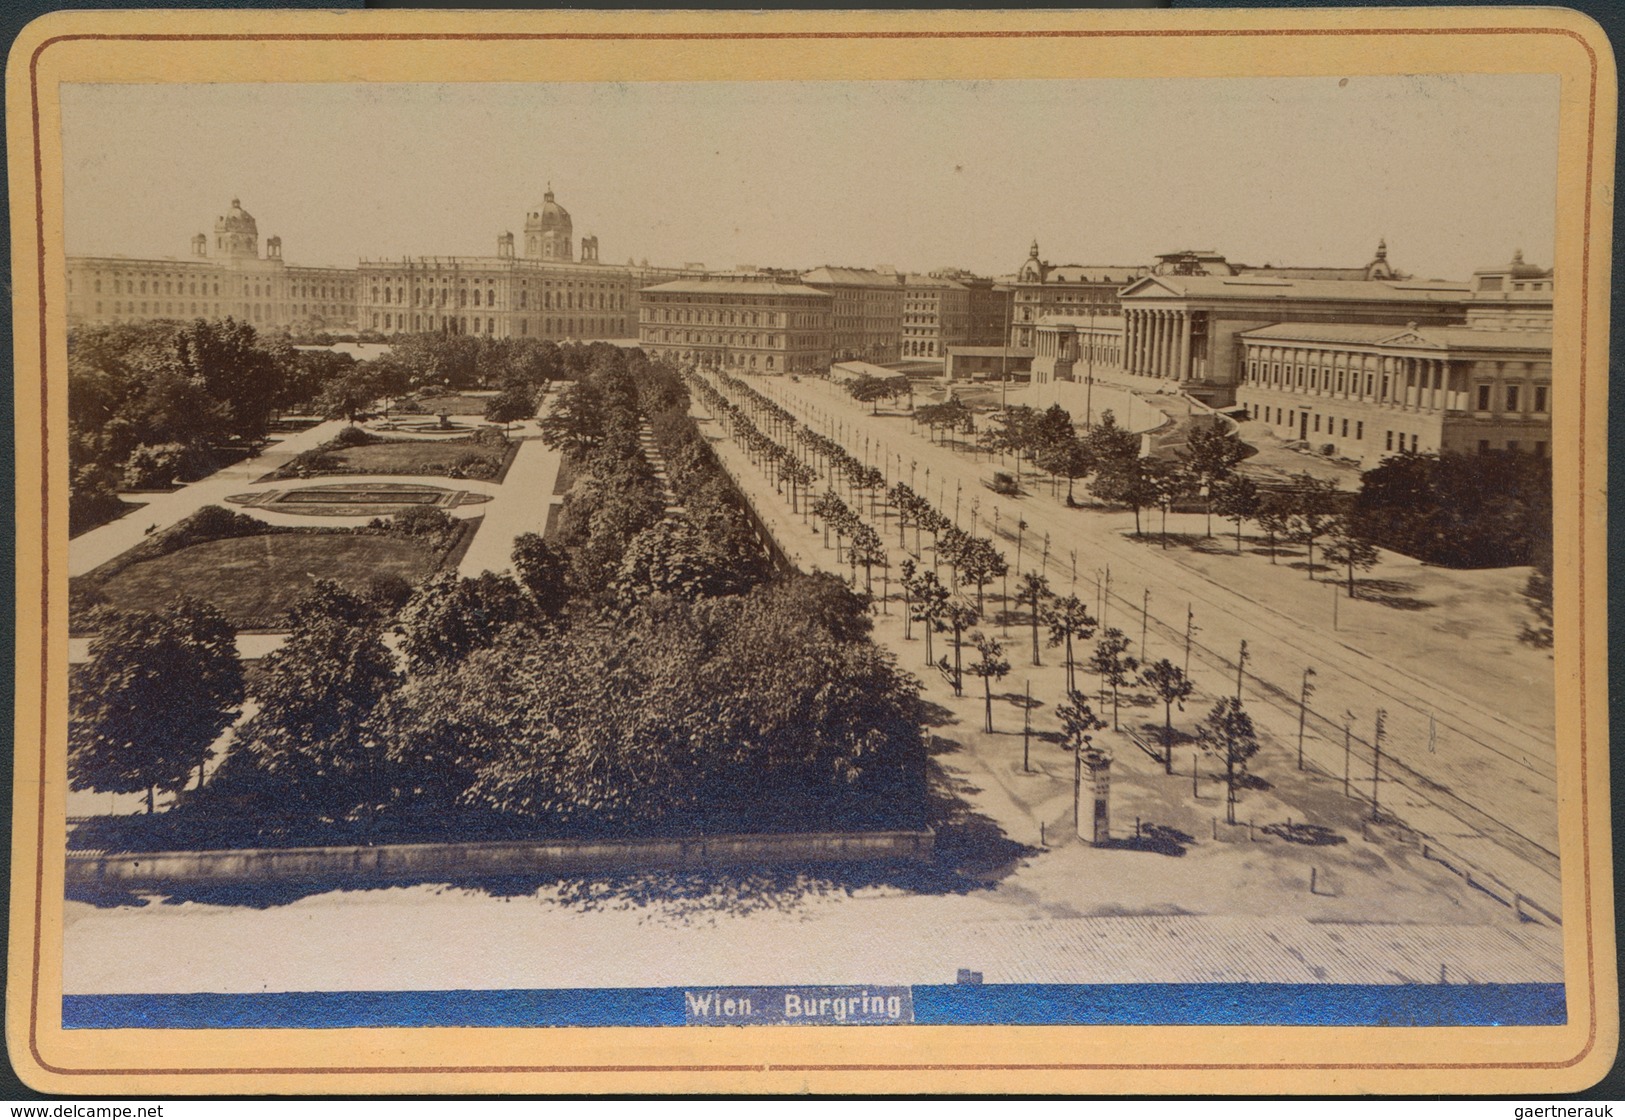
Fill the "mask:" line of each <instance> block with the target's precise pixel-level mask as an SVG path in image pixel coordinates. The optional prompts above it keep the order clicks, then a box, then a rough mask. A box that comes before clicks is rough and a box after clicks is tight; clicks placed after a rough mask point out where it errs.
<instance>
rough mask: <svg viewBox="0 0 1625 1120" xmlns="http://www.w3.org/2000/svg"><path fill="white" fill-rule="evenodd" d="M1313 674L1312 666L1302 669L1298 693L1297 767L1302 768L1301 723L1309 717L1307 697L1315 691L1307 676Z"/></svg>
mask: <svg viewBox="0 0 1625 1120" xmlns="http://www.w3.org/2000/svg"><path fill="white" fill-rule="evenodd" d="M1314 675H1315V671H1314V669H1312V668H1305V669H1304V671H1303V689H1302V691H1300V692H1299V693H1298V769H1299V770H1302V769H1303V725H1304V724H1305V722H1307V721H1308V718H1309V697H1311V696H1313V695H1314V693H1315V686H1314V685H1312V684H1310V683H1309V678H1310V677H1312V676H1314Z"/></svg>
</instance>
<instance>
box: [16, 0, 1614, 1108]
mask: <svg viewBox="0 0 1625 1120" xmlns="http://www.w3.org/2000/svg"><path fill="white" fill-rule="evenodd" d="M1403 2H1408V3H1409V5H1410V6H1412V7H1418V8H1450V7H1462V6H1464V5H1460V4H1452V3H1444V2H1440V0H1386V2H1383V0H1343V2H1342V3H1341V4H1337V5H1330V4H1309V3H1294V2H1291V0H1250V2H1249V0H1197V2H1188V3H1168V2H1163V3H1158V2H1155V0H1150V2H1147V0H1071V2H1069V3H1066V4H1064V5H1053V6H1054V7H1063V6H1064V7H1065V8H1068V9H1074V8H1145V9H1166V10H1174V11H1179V10H1186V11H1188V10H1206V9H1224V8H1281V9H1312V8H1326V7H1347V8H1376V7H1393V6H1396V4H1398V3H1403ZM1616 5H1617V0H1570V3H1569V4H1567V5H1566V6H1567V7H1570V8H1573V9H1575V10H1577V11H1580V12H1583V13H1585V14H1586V15H1588V16H1590V17H1591V18H1593V19H1595V20H1596V21H1597V22H1598V23H1599V24H1601V25H1602V27H1603V30H1604V31H1606V32H1607V33H1608V36H1609V39H1610V40H1611V41H1615V42H1617V41H1619V40H1620V39H1621V37H1622V36H1625V6H1616ZM62 6H67V5H60V4H50V3H45V2H42V0H0V41H3V42H4V43H5V44H6V46H7V48H8V49H9V46H10V44H11V43H12V42H13V41H14V40H15V39H16V37H17V35H18V33H19V32H20V31H21V30H22V28H23V27H24V26H25V25H26V24H27V23H28V22H29V21H30V20H32V19H33V18H35V17H36V16H38V15H41V14H43V13H45V12H47V11H51V10H53V9H55V8H57V7H62ZM83 6H84V7H95V8H97V9H138V8H149V7H155V6H162V7H165V8H175V9H186V8H208V9H240V10H262V9H263V10H270V9H310V10H333V9H348V8H356V9H359V8H381V9H390V8H438V9H450V8H457V9H465V8H466V9H501V10H517V11H524V10H531V9H537V8H549V7H553V6H554V5H545V4H539V3H534V2H531V3H522V2H517V0H508V2H504V0H485V2H484V3H466V2H458V0H430V2H423V0H375V2H369V3H363V4H357V3H341V2H335V0H323V2H317V0H219V2H217V3H197V2H195V0H152V2H148V3H132V2H130V0H95V3H94V4H93V5H92V4H86V5H83ZM569 6H571V7H592V8H602V9H633V10H635V9H643V8H649V7H652V6H653V5H652V4H651V3H649V2H647V0H646V2H642V3H639V2H636V0H618V2H617V0H593V2H580V3H572V4H571V5H569ZM677 6H679V7H682V8H685V9H714V10H735V9H746V8H749V9H752V10H760V9H763V8H766V9H780V8H784V9H789V8H800V9H850V8H855V7H860V6H865V5H864V4H863V0H845V2H835V3H831V2H829V0H802V2H801V3H797V4H786V3H779V2H775V0H756V2H754V3H749V4H745V3H739V2H731V3H730V2H717V0H685V2H684V3H682V4H680V5H677ZM868 6H873V7H884V8H894V9H899V10H908V9H910V8H920V9H933V10H941V9H962V10H975V9H987V8H996V7H1004V5H999V4H995V3H991V2H986V0H984V2H982V3H965V2H963V0H936V2H935V3H929V4H911V5H901V4H893V3H883V2H878V0H870V5H868ZM1044 6H1048V5H1044ZM1478 6H1480V7H1491V8H1493V7H1514V6H1516V7H1525V6H1528V2H1527V0H1526V2H1524V3H1516V4H1515V3H1509V2H1505V0H1502V2H1499V3H1498V2H1496V0H1482V2H1481V3H1480V4H1479V5H1478ZM1040 7H1042V6H1040ZM1621 150H1625V149H1621ZM0 158H3V153H0ZM1617 160H1618V154H1617V153H1616V167H1615V181H1616V183H1625V175H1621V174H1620V173H1619V168H1618V163H1617ZM7 188H8V184H7V183H6V182H5V181H4V179H3V178H0V213H3V214H9V213H10V202H9V197H8V194H9V192H8V189H7ZM1613 244H1614V253H1613V277H1612V279H1613V286H1612V291H1613V314H1612V319H1613V321H1614V323H1615V324H1616V326H1617V325H1618V324H1619V323H1620V322H1621V306H1622V295H1625V244H1622V242H1621V237H1620V226H1619V223H1618V221H1617V220H1616V222H1615V228H1614V237H1613ZM10 259H11V231H10V230H9V228H0V260H5V261H9V260H10ZM9 290H10V284H9V278H8V284H7V292H8V295H9ZM0 304H3V305H0V362H4V363H5V367H4V368H7V369H9V368H10V362H11V354H12V335H11V331H12V320H11V305H10V300H9V298H7V299H5V300H3V301H0ZM1622 353H1625V339H1622V338H1621V337H1620V334H1619V332H1618V330H1617V329H1616V330H1615V331H1614V332H1611V334H1610V340H1609V370H1610V374H1611V373H1612V371H1613V370H1615V369H1618V368H1619V367H1620V359H1621V354H1622ZM12 433H13V415H12V398H11V393H10V392H9V390H5V389H0V501H3V502H4V503H5V511H6V514H7V520H8V521H10V520H11V516H10V515H11V514H12V513H13V512H14V511H13V509H12V506H11V502H12V500H13V492H14V487H13V479H14V470H15V462H14V457H13V454H14V448H13V444H12ZM1608 435H1609V443H1610V445H1611V444H1612V443H1613V440H1614V437H1616V436H1619V437H1621V440H1622V446H1625V402H1621V401H1620V400H1618V399H1617V398H1616V400H1615V401H1614V402H1613V403H1612V407H1610V409H1609V418H1608ZM1608 489H1609V492H1610V494H1612V493H1615V492H1625V455H1615V456H1612V457H1611V458H1610V460H1609V464H1608ZM1608 512H1609V531H1608V545H1609V553H1610V555H1620V556H1625V503H1620V502H1615V501H1612V500H1610V502H1609V511H1608ZM15 563H16V552H15V541H14V539H13V536H12V534H11V533H5V534H3V535H0V564H3V567H4V573H3V574H0V619H8V618H14V617H15V612H14V607H15V602H14V597H15V581H14V576H13V572H14V566H15ZM1608 598H1609V611H1608V634H1609V650H1610V653H1611V654H1613V655H1616V656H1617V655H1618V653H1619V649H1620V637H1621V634H1622V628H1625V563H1621V564H1620V565H1619V566H1617V567H1612V568H1610V571H1609V579H1608ZM12 656H13V648H12V643H11V642H9V641H8V642H0V680H12V679H13V664H12ZM1610 678H1611V679H1610V683H1611V684H1612V686H1613V691H1614V692H1615V693H1621V692H1625V663H1622V662H1621V661H1619V660H1612V659H1611V670H1610ZM11 702H12V696H11V694H10V693H9V692H8V693H6V694H5V695H4V697H3V701H0V703H3V705H4V710H3V711H0V734H5V733H6V731H5V729H9V728H10V726H11V716H12V712H11ZM1609 731H1610V737H1611V740H1612V741H1614V742H1621V743H1625V708H1615V709H1614V710H1613V711H1612V713H1611V716H1610V720H1609ZM1619 769H1620V768H1619V766H1617V765H1616V767H1615V773H1614V775H1613V791H1612V792H1613V816H1614V820H1615V822H1616V824H1615V832H1614V866H1615V868H1616V871H1617V869H1618V868H1619V867H1621V865H1622V864H1625V846H1622V845H1621V843H1620V834H1621V831H1625V780H1622V775H1621V774H1620V772H1619ZM11 783H12V772H11V762H10V760H9V759H6V758H0V836H9V835H10V831H11V794H12V789H11ZM10 881H11V854H10V851H9V849H8V848H7V847H6V846H5V845H4V844H3V843H0V883H5V884H9V883H10ZM1622 901H1625V900H1622V898H1621V895H1620V892H1619V889H1618V886H1617V874H1616V888H1615V926H1616V928H1617V929H1620V930H1625V907H1622V905H1621V902H1622ZM8 935H9V924H8V923H7V922H5V921H0V970H3V969H4V967H5V961H6V956H5V941H6V938H7V936H8ZM0 1045H3V1044H0ZM46 1099H52V1098H47V1097H46V1096H44V1095H43V1094H40V1093H36V1092H34V1091H33V1090H31V1089H29V1088H28V1087H27V1086H25V1085H23V1084H22V1082H20V1081H19V1080H18V1079H17V1076H16V1074H15V1072H14V1071H13V1070H12V1068H11V1065H10V1062H9V1060H8V1061H7V1062H6V1063H4V1064H3V1065H0V1101H23V1100H46ZM1567 1099H1576V1100H1587V1099H1601V1100H1620V1099H1625V1063H1621V1062H1620V1061H1619V1060H1618V1059H1617V1058H1616V1061H1615V1064H1614V1068H1613V1069H1612V1070H1611V1071H1610V1072H1609V1074H1608V1076H1607V1077H1606V1078H1604V1079H1603V1081H1601V1082H1600V1083H1599V1084H1598V1085H1596V1086H1594V1087H1593V1088H1591V1089H1590V1090H1587V1091H1586V1092H1583V1093H1578V1094H1574V1096H1573V1097H1572V1098H1567Z"/></svg>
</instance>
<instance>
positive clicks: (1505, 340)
mask: <svg viewBox="0 0 1625 1120" xmlns="http://www.w3.org/2000/svg"><path fill="white" fill-rule="evenodd" d="M1241 337H1242V338H1245V339H1290V340H1292V341H1294V342H1342V343H1357V344H1365V345H1368V346H1370V345H1382V344H1391V345H1399V346H1403V345H1415V346H1434V347H1443V348H1446V349H1453V350H1547V351H1549V350H1551V348H1552V334H1551V332H1550V331H1498V330H1497V331H1485V330H1474V329H1473V328H1471V327H1415V326H1410V327H1395V326H1392V325H1382V324H1372V323H1272V324H1270V325H1269V326H1267V327H1255V328H1254V329H1253V330H1250V331H1243V332H1241Z"/></svg>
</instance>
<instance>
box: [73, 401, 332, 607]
mask: <svg viewBox="0 0 1625 1120" xmlns="http://www.w3.org/2000/svg"><path fill="white" fill-rule="evenodd" d="M342 427H344V422H343V421H342V420H329V421H326V422H325V423H321V424H317V425H316V426H315V427H313V428H309V429H306V430H305V431H303V432H296V433H294V434H293V435H291V436H288V437H287V438H286V439H283V440H280V441H278V442H276V443H273V444H272V445H271V446H270V447H269V448H268V449H267V450H266V451H264V452H262V453H261V454H260V455H258V456H257V457H255V458H253V459H244V460H243V461H242V462H239V463H233V464H232V465H231V466H229V467H225V468H223V469H221V470H218V471H216V472H215V473H214V474H211V475H210V476H209V477H207V478H203V479H199V480H198V481H196V482H191V483H188V484H187V485H185V486H183V487H181V488H180V489H179V490H177V491H175V492H174V493H172V494H158V495H154V496H152V497H151V499H150V500H149V501H148V502H147V504H146V505H145V506H143V507H142V508H140V509H137V510H132V511H130V512H129V513H127V514H125V515H124V516H123V517H121V518H119V519H118V520H117V521H111V522H109V523H108V524H106V525H102V526H100V527H99V528H95V529H92V530H91V531H90V532H88V533H85V534H84V535H82V536H79V537H75V538H74V539H73V540H71V541H69V542H68V575H70V576H80V575H84V574H85V573H86V572H88V571H90V570H91V569H92V568H95V567H98V566H99V565H101V564H105V563H106V562H107V561H109V560H111V559H113V557H115V556H118V555H120V554H122V553H124V552H128V551H129V550H130V549H132V548H134V547H135V546H136V545H138V544H140V543H141V542H142V541H143V540H144V539H145V538H146V537H147V536H149V535H150V534H152V533H156V532H160V531H162V530H164V529H167V528H169V527H170V526H171V525H173V524H175V522H177V521H179V520H181V519H182V518H183V517H187V516H190V515H191V514H193V513H196V512H197V511H198V510H200V509H202V508H203V507H204V506H208V505H216V506H227V505H228V503H227V501H226V499H227V497H229V496H230V495H232V494H240V493H242V492H243V491H245V490H248V489H251V488H252V483H253V482H254V481H255V480H256V479H259V478H263V477H264V476H265V475H267V474H269V473H271V472H272V471H274V470H276V469H277V468H278V467H281V466H283V465H284V464H286V463H287V462H288V461H289V460H291V459H292V458H293V457H294V456H296V455H298V454H300V453H301V452H305V451H309V450H310V449H311V448H313V447H315V446H317V445H318V444H321V443H325V442H327V441H328V440H330V439H332V438H333V436H334V435H336V434H337V433H338V431H339V429H340V428H342ZM228 508H229V506H228Z"/></svg>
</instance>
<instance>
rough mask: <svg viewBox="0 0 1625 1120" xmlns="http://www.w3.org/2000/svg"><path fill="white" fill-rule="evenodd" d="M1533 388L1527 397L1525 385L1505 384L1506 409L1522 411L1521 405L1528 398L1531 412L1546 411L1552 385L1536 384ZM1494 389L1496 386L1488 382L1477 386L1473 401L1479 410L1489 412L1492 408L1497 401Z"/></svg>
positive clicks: (1508, 410) (1507, 410)
mask: <svg viewBox="0 0 1625 1120" xmlns="http://www.w3.org/2000/svg"><path fill="white" fill-rule="evenodd" d="M1532 388H1533V391H1532V392H1531V393H1530V395H1529V396H1528V397H1525V396H1524V395H1523V390H1524V386H1523V385H1521V384H1517V383H1513V384H1508V385H1503V386H1502V390H1503V392H1504V393H1505V396H1503V397H1502V400H1503V401H1504V402H1505V404H1506V408H1505V409H1504V411H1506V412H1518V411H1520V407H1519V406H1520V405H1521V404H1522V403H1523V402H1524V401H1525V400H1528V401H1530V406H1531V407H1530V411H1531V412H1545V411H1546V404H1547V398H1548V395H1549V391H1550V386H1547V385H1535V386H1533V387H1532ZM1494 390H1495V387H1494V386H1493V385H1491V384H1489V383H1488V382H1485V383H1483V384H1480V385H1479V386H1478V387H1477V394H1476V398H1475V400H1474V401H1473V403H1474V405H1475V406H1476V410H1477V411H1479V412H1489V411H1490V410H1491V406H1492V405H1493V404H1494V401H1495V396H1494Z"/></svg>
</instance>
